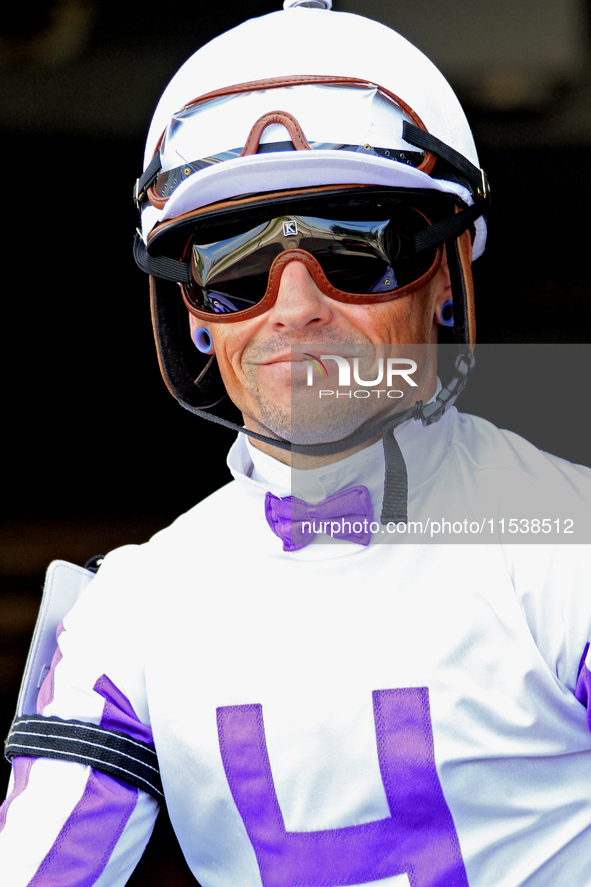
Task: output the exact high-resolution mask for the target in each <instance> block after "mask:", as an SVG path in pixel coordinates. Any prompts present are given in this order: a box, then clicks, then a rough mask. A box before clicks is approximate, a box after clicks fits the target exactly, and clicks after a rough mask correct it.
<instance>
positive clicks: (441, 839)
mask: <svg viewBox="0 0 591 887" xmlns="http://www.w3.org/2000/svg"><path fill="white" fill-rule="evenodd" d="M373 709H374V720H375V728H376V739H377V751H378V760H379V764H380V771H381V774H382V782H383V784H384V790H385V793H386V798H387V800H388V806H389V808H390V816H389V817H387V818H386V819H379V820H375V821H374V822H367V823H364V824H363V825H353V826H347V827H345V828H337V829H327V830H325V831H314V832H288V831H286V829H285V823H284V821H283V815H282V813H281V808H280V807H279V802H278V800H277V795H276V793H275V786H274V784H273V774H272V772H271V765H270V763H269V756H268V753H267V743H266V740H265V726H264V723H263V711H262V706H260V705H235V706H234V705H232V706H224V707H222V708H218V710H217V718H218V735H219V743H220V750H221V754H222V759H223V762H224V769H225V771H226V777H227V779H228V784H229V786H230V790H231V792H232V797H233V798H234V801H235V803H236V806H237V808H238V811H239V813H240V816H241V817H242V820H243V822H244V826H245V828H246V831H247V833H248V837H249V838H250V841H251V843H252V846H253V848H254V851H255V854H256V858H257V861H258V864H259V869H260V873H261V881H262V883H263V887H345V885H349V884H365V883H368V882H371V881H379V880H381V879H382V878H388V877H391V876H393V875H400V874H403V873H406V874H407V876H408V880H409V882H410V884H411V885H412V887H468V879H467V877H466V870H465V868H464V863H463V860H462V855H461V852H460V846H459V842H458V836H457V834H456V829H455V826H454V822H453V819H452V816H451V813H450V811H449V808H448V806H447V803H446V801H445V798H444V797H443V791H442V789H441V784H440V782H439V777H438V775H437V770H436V768H435V758H434V754H433V731H432V728H431V712H430V709H429V691H428V690H427V688H425V687H411V688H408V689H402V690H374V692H373Z"/></svg>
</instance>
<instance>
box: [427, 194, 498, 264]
mask: <svg viewBox="0 0 591 887" xmlns="http://www.w3.org/2000/svg"><path fill="white" fill-rule="evenodd" d="M489 202H490V199H488V198H477V199H476V201H475V202H474V203H473V204H472V206H467V207H466V208H465V209H463V210H461V211H460V212H458V213H456V214H455V215H453V216H450V217H449V218H448V219H444V220H443V221H442V222H436V223H435V224H434V225H430V227H429V228H426V229H425V230H424V231H420V232H419V233H418V234H415V236H414V245H415V250H416V251H417V252H418V253H420V252H423V250H426V249H433V248H434V247H436V246H439V245H440V244H441V243H447V241H449V240H455V239H456V238H458V237H459V236H460V234H463V233H464V231H465V230H466V229H467V228H468V227H469V226H470V225H471V224H472V223H473V222H474V221H475V220H476V219H477V218H478V217H479V216H481V215H482V214H483V212H484V210H485V209H486V207H487V206H488V204H489Z"/></svg>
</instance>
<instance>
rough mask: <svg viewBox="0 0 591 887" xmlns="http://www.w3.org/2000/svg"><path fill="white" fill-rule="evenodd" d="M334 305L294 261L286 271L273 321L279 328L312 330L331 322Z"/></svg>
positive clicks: (300, 264)
mask: <svg viewBox="0 0 591 887" xmlns="http://www.w3.org/2000/svg"><path fill="white" fill-rule="evenodd" d="M333 311H334V303H333V302H332V300H331V299H330V298H329V297H328V296H325V295H324V293H323V292H322V291H321V290H320V289H318V287H317V286H316V283H315V282H314V278H313V277H312V275H311V274H310V272H309V271H308V269H307V268H306V266H305V265H304V264H303V263H302V262H300V261H298V260H297V259H294V260H293V261H291V262H288V263H287V265H285V267H284V268H283V272H282V274H281V280H280V283H279V289H278V292H277V301H276V302H275V304H274V305H273V307H272V308H271V311H270V318H269V319H270V320H271V322H272V323H273V324H274V325H276V326H277V327H287V328H290V329H305V328H307V327H309V328H310V329H312V328H314V327H321V326H324V325H325V324H327V323H329V322H330V321H331V320H332V317H333Z"/></svg>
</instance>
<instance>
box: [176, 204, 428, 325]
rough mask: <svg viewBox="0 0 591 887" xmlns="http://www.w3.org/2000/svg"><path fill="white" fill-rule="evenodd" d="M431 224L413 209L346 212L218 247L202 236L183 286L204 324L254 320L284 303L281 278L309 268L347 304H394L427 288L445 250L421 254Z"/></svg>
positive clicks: (189, 255)
mask: <svg viewBox="0 0 591 887" xmlns="http://www.w3.org/2000/svg"><path fill="white" fill-rule="evenodd" d="M429 226H430V219H428V218H427V216H426V215H425V214H424V213H423V212H421V211H419V210H418V209H416V208H414V207H411V206H404V205H398V206H397V207H388V208H380V207H373V208H369V207H364V208H363V209H360V208H356V209H355V208H348V209H343V211H342V217H340V218H337V219H335V218H326V217H323V216H310V215H282V216H277V217H275V218H270V219H267V220H265V221H262V222H261V223H260V224H258V225H256V226H254V227H248V228H246V229H245V230H241V231H234V232H232V235H231V236H228V237H226V238H224V239H221V240H217V241H215V242H214V243H204V242H203V240H202V235H201V237H200V236H199V235H198V234H197V235H195V236H194V237H192V239H191V240H190V242H189V244H188V245H187V248H186V250H185V259H186V260H190V268H191V281H190V282H188V283H184V284H183V287H182V289H183V295H184V299H185V302H186V304H187V307H188V308H189V310H190V311H191V313H192V314H194V315H195V316H197V317H200V318H202V319H206V320H210V321H214V322H215V321H218V322H228V321H233V320H237V321H238V320H243V319H246V318H247V317H254V316H256V315H258V314H261V313H263V312H264V311H267V310H268V309H269V308H270V307H271V306H272V305H273V304H274V303H275V301H276V298H277V292H278V289H279V283H280V278H281V273H282V271H283V268H284V267H285V265H286V264H287V263H288V262H290V261H294V260H298V261H300V262H302V263H303V264H304V265H305V266H306V267H307V269H308V271H309V272H310V274H311V276H312V277H313V279H314V282H315V283H316V285H317V286H318V287H319V289H320V290H321V291H322V292H323V293H325V294H326V295H328V296H330V297H331V298H333V299H336V300H337V301H340V302H349V303H354V304H371V303H374V302H384V301H390V300H392V299H397V298H400V297H401V296H404V295H407V294H408V293H410V292H413V291H414V290H416V289H419V288H420V287H422V286H424V285H425V284H426V283H427V282H428V281H429V280H430V279H431V278H432V277H433V275H434V274H435V272H436V271H437V268H438V267H439V263H440V260H441V247H432V248H430V249H426V250H423V251H422V252H417V251H416V249H415V240H414V238H415V235H416V234H418V233H420V232H421V231H423V230H426V229H427V228H429Z"/></svg>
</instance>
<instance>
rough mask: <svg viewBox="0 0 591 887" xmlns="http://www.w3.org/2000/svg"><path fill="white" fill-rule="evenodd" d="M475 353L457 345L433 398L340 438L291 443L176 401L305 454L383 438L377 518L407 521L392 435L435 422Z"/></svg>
mask: <svg viewBox="0 0 591 887" xmlns="http://www.w3.org/2000/svg"><path fill="white" fill-rule="evenodd" d="M474 363H475V360H474V354H473V353H472V351H471V350H470V347H469V346H468V345H463V346H460V353H459V355H458V357H457V358H456V363H455V370H456V371H455V373H454V375H453V376H452V378H451V380H450V381H449V383H448V384H447V385H445V386H444V387H443V388H442V389H441V391H440V392H439V394H438V395H437V396H436V397H435V399H434V400H432V401H430V402H429V403H427V404H424V403H423V401H422V400H419V401H417V403H415V404H414V405H413V406H412V407H408V408H407V409H405V410H401V411H400V412H399V413H397V414H396V415H395V416H387V417H386V418H385V419H381V420H380V421H379V422H374V423H373V424H372V425H368V426H366V427H365V428H362V429H360V430H358V431H354V432H353V433H352V434H350V435H348V437H344V438H342V439H340V440H335V441H328V442H326V443H319V444H294V443H291V442H290V441H288V440H281V439H277V438H275V437H268V436H266V435H264V434H259V433H258V432H256V431H249V430H248V429H247V428H244V426H243V425H238V424H237V423H236V422H231V421H230V420H229V419H223V418H222V417H221V416H216V415H215V414H213V413H209V412H208V411H207V410H200V409H198V408H197V407H194V406H192V405H191V404H190V403H187V402H185V401H183V400H180V399H179V403H180V404H181V406H183V407H184V408H185V409H186V410H189V412H191V413H193V414H194V415H196V416H200V417H201V418H202V419H207V420H208V421H209V422H216V423H217V424H218V425H223V426H224V427H225V428H229V429H231V430H232V431H238V432H240V433H241V434H247V435H248V437H252V438H254V439H255V440H260V441H261V442H262V443H266V444H269V445H270V446H273V447H278V448H279V449H281V450H289V451H290V452H293V453H300V454H302V455H308V456H330V455H333V454H334V453H343V452H345V451H346V450H350V449H352V448H353V447H355V446H359V445H360V444H363V443H366V442H367V441H368V440H371V438H372V437H378V436H380V437H382V439H383V442H384V457H385V463H386V465H385V478H384V500H383V506H382V514H381V517H380V521H381V523H382V524H387V523H389V522H391V521H394V522H395V523H399V522H401V521H402V522H403V523H406V521H407V499H408V477H407V472H406V465H405V463H404V457H403V455H402V452H401V450H400V447H399V445H398V441H397V440H396V437H395V435H394V432H395V430H396V429H397V428H399V427H400V426H401V425H403V424H404V423H405V422H409V421H411V420H416V421H419V420H420V421H421V422H422V424H423V425H425V426H427V425H432V424H433V423H434V422H438V421H439V419H441V417H442V416H443V414H444V412H445V411H446V409H447V408H448V407H450V406H451V405H452V404H453V403H454V401H455V399H456V397H457V396H458V395H459V394H460V393H461V392H462V391H463V390H464V388H465V386H466V382H467V381H468V376H469V375H470V372H471V371H472V369H473V367H474Z"/></svg>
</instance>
